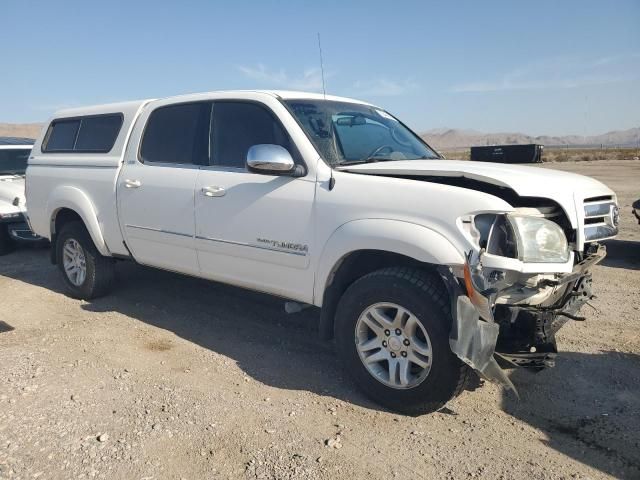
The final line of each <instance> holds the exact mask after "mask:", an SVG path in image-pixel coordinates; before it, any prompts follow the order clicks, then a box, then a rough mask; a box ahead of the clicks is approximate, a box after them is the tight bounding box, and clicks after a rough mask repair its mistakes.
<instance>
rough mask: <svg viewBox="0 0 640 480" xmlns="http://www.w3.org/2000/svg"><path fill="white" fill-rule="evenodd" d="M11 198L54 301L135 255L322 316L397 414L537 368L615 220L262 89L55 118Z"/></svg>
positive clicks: (378, 117) (399, 127) (335, 107)
mask: <svg viewBox="0 0 640 480" xmlns="http://www.w3.org/2000/svg"><path fill="white" fill-rule="evenodd" d="M27 200H28V204H29V212H30V214H29V219H30V222H31V226H32V228H33V230H34V231H35V232H36V233H38V234H39V235H42V236H44V237H46V238H48V239H50V240H51V242H52V245H53V249H52V261H53V262H54V263H57V265H58V266H59V268H60V271H61V272H62V277H63V279H64V282H65V283H66V286H67V287H68V290H69V292H70V294H71V295H72V296H74V297H77V298H84V299H91V298H94V297H97V296H99V295H104V294H105V293H107V292H108V291H109V290H110V289H111V287H112V286H113V285H114V275H115V264H116V261H117V260H133V261H135V262H138V263H140V264H143V265H150V266H153V267H157V268H162V269H166V270H171V271H175V272H181V273H185V274H189V275H195V276H198V277H202V278H207V279H211V280H216V281H220V282H225V283H229V284H233V285H237V286H240V287H244V288H248V289H253V290H258V291H262V292H267V293H270V294H273V295H277V296H280V297H283V298H285V299H288V300H290V301H293V302H296V303H294V305H301V304H309V305H314V306H317V307H320V308H321V311H320V327H319V329H320V334H321V336H322V338H325V339H330V338H335V342H336V348H337V351H338V354H339V356H340V358H341V361H342V363H343V364H344V366H345V368H346V369H347V371H348V372H349V373H350V374H351V376H352V377H353V378H354V380H355V382H356V383H357V384H358V385H359V386H360V387H361V388H362V389H363V390H364V392H365V393H366V394H368V395H369V396H370V397H371V398H373V399H374V400H375V401H377V402H379V403H380V404H383V405H385V406H387V407H389V408H391V409H394V410H397V411H401V412H407V413H413V414H415V413H423V412H430V411H433V410H435V409H438V408H440V407H441V406H442V405H444V404H445V403H446V402H447V401H448V400H449V399H451V398H452V397H453V396H455V395H457V394H458V393H459V392H460V391H461V390H462V389H463V388H464V386H465V383H466V382H465V381H466V379H467V376H468V374H469V373H470V372H471V370H472V369H473V370H475V371H476V372H478V373H479V374H480V375H481V376H482V377H484V378H486V379H489V380H492V381H495V382H498V383H500V384H502V385H504V386H505V387H507V388H513V385H512V383H511V382H510V380H509V377H508V376H507V375H506V374H505V371H504V370H503V369H504V368H509V367H514V366H521V367H529V368H534V369H540V368H544V367H546V366H552V365H553V359H554V356H555V354H556V343H555V339H554V334H555V332H556V330H557V329H558V328H559V327H560V326H561V325H562V324H563V323H564V322H565V321H566V320H568V319H575V320H581V319H582V317H579V316H578V310H579V308H580V307H581V306H582V305H583V304H584V303H585V302H587V301H588V300H589V299H590V298H591V274H590V273H589V268H590V267H591V266H592V265H593V264H594V263H596V262H598V261H599V260H601V259H602V258H603V256H604V247H602V246H600V245H599V244H598V243H597V242H598V241H600V240H603V239H606V238H610V237H613V236H615V235H616V233H617V222H618V207H617V205H616V196H615V194H614V192H613V191H611V190H610V189H609V188H607V187H606V186H605V185H603V184H602V183H600V182H598V181H596V180H593V179H591V178H588V177H583V176H580V175H573V174H569V173H563V172H557V171H552V170H546V169H540V168H533V167H526V166H511V165H502V164H491V163H474V162H467V161H450V160H443V159H442V158H441V157H440V156H439V155H438V154H437V153H436V152H435V151H434V150H433V149H431V148H430V147H429V146H428V145H427V144H425V143H424V141H423V140H421V139H420V138H419V137H418V136H417V135H416V134H414V133H413V132H412V131H411V130H409V129H408V128H407V127H406V126H405V125H404V124H402V123H401V122H400V121H399V120H397V119H396V118H395V117H393V116H392V115H391V114H389V113H388V112H386V111H385V110H383V109H381V108H378V107H376V106H374V105H370V104H368V103H364V102H360V101H357V100H351V99H346V98H339V97H333V96H328V95H327V96H323V95H318V94H311V93H300V92H279V91H235V92H234V91H230V92H212V93H204V94H193V95H186V96H178V97H173V98H165V99H160V100H145V101H136V102H127V103H119V104H111V105H101V106H96V107H90V108H79V109H73V110H64V111H60V112H58V113H56V114H55V116H54V117H53V118H52V119H51V120H50V121H49V122H48V123H47V125H46V126H45V128H44V129H43V132H42V134H41V136H40V138H38V139H37V141H36V143H35V145H34V148H33V152H32V154H31V157H30V158H29V167H28V170H27ZM167 300H168V301H169V299H167ZM212 301H214V302H215V300H212ZM220 301H223V300H222V299H220Z"/></svg>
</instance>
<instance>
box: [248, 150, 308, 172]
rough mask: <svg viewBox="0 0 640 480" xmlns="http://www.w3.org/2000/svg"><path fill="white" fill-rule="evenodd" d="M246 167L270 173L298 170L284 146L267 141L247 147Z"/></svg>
mask: <svg viewBox="0 0 640 480" xmlns="http://www.w3.org/2000/svg"><path fill="white" fill-rule="evenodd" d="M247 168H248V169H249V170H253V171H256V173H265V174H270V175H283V174H286V175H290V174H296V173H297V170H298V169H297V168H296V164H295V162H294V161H293V158H291V154H290V153H289V152H288V151H287V149H286V148H284V147H281V146H280V145H272V144H267V143H263V144H260V145H254V146H252V147H251V148H249V151H248V152H247Z"/></svg>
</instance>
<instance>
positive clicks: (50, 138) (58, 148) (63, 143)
mask: <svg viewBox="0 0 640 480" xmlns="http://www.w3.org/2000/svg"><path fill="white" fill-rule="evenodd" d="M79 128H80V119H75V120H54V121H53V122H51V126H50V127H49V131H48V133H47V138H46V139H45V145H44V148H43V152H64V151H67V152H68V151H71V150H73V146H74V145H75V143H76V135H77V134H78V129H79Z"/></svg>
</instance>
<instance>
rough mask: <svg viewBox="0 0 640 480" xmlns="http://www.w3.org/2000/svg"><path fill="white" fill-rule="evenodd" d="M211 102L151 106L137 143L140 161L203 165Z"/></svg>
mask: <svg viewBox="0 0 640 480" xmlns="http://www.w3.org/2000/svg"><path fill="white" fill-rule="evenodd" d="M210 111H211V104H210V103H205V102H200V103H181V104H177V105H168V106H166V107H160V108H158V109H157V110H154V111H153V112H152V113H151V115H150V116H149V120H148V121H147V126H146V128H145V131H144V137H143V138H142V146H141V147H140V159H141V160H142V161H143V162H158V163H178V164H195V165H206V164H207V163H208V158H209V150H208V148H209V142H208V135H209V118H210Z"/></svg>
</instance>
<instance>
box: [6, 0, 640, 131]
mask: <svg viewBox="0 0 640 480" xmlns="http://www.w3.org/2000/svg"><path fill="white" fill-rule="evenodd" d="M0 19H1V20H0V25H1V27H0V61H1V64H0V65H1V66H0V122H31V121H43V120H45V119H46V118H47V117H48V116H49V115H50V114H51V113H52V112H53V111H54V110H56V109H58V108H63V107H66V106H80V105H85V104H94V103H105V102H111V101H120V100H128V99H136V98H148V97H162V96H168V95H174V94H180V93H191V92H199V91H207V90H218V89H236V88H239V89H250V88H279V89H296V90H311V91H321V89H322V85H321V76H320V69H319V63H320V62H319V58H318V44H317V32H320V34H321V37H322V47H323V53H324V67H325V78H326V86H327V91H328V93H332V94H337V95H346V96H352V97H356V98H361V99H365V100H369V101H371V102H373V103H376V104H378V105H381V106H383V107H385V108H386V109H388V110H389V111H391V112H392V113H394V114H396V115H397V116H399V117H400V118H402V119H403V120H405V122H406V123H408V124H409V125H410V126H412V127H413V128H414V129H416V130H418V131H423V130H427V129H431V128H440V127H450V128H470V129H476V130H481V131H486V132H498V131H519V132H523V133H528V134H534V135H540V134H552V135H556V134H557V135H563V134H577V135H584V134H596V133H603V132H605V131H609V130H616V129H626V128H631V127H637V126H640V0H629V1H623V0H599V1H592V0H578V1H573V0H563V1H559V0H558V1H540V0H536V1H513V0H509V1H491V0H487V1H455V2H452V1H444V0H443V1H439V2H430V1H426V0H422V1H415V2H410V1H407V2H403V1H400V0H386V1H376V0H368V1H352V2H348V1H346V0H342V1H330V0H324V1H319V2H318V1H316V2H304V1H298V2H285V1H280V2H278V1H269V0H262V1H254V2H251V1H243V0H237V1H228V2H223V1H220V2H215V1H189V0H182V1H172V2H169V1H162V0H155V1H142V0H141V1H136V0H130V1H120V0H100V1H88V0H82V1H71V0H55V1H53V0H48V1H30V0H2V1H1V2H0Z"/></svg>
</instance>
